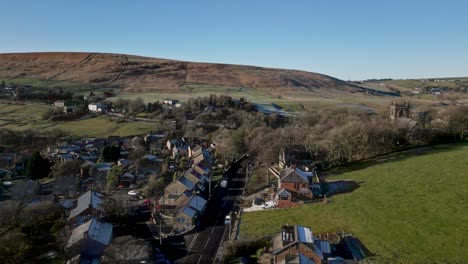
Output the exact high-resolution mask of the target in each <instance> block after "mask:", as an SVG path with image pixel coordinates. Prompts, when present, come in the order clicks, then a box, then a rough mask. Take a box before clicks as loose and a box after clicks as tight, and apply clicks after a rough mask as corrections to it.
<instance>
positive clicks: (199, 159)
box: [193, 149, 213, 168]
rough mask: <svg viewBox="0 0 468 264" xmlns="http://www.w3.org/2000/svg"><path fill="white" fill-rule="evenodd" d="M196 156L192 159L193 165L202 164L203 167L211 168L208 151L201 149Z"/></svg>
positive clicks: (211, 160) (211, 162)
mask: <svg viewBox="0 0 468 264" xmlns="http://www.w3.org/2000/svg"><path fill="white" fill-rule="evenodd" d="M199 153H200V154H198V155H197V156H194V157H193V164H202V165H203V166H205V167H208V168H211V167H212V166H213V158H212V157H211V155H210V153H209V152H208V150H206V149H203V150H202V151H201V152H199Z"/></svg>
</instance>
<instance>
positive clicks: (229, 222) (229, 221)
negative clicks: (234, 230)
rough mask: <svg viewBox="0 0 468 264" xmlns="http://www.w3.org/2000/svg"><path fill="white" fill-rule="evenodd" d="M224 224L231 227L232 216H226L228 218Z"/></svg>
mask: <svg viewBox="0 0 468 264" xmlns="http://www.w3.org/2000/svg"><path fill="white" fill-rule="evenodd" d="M224 224H225V225H230V224H231V216H230V215H226V218H225V219H224Z"/></svg>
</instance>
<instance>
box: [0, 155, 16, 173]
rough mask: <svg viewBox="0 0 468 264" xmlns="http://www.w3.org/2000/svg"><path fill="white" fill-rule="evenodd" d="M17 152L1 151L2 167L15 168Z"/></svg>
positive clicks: (0, 165) (0, 162) (0, 160)
mask: <svg viewBox="0 0 468 264" xmlns="http://www.w3.org/2000/svg"><path fill="white" fill-rule="evenodd" d="M15 161H16V154H15V153H0V168H3V169H13V168H14V167H15Z"/></svg>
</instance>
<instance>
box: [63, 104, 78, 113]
mask: <svg viewBox="0 0 468 264" xmlns="http://www.w3.org/2000/svg"><path fill="white" fill-rule="evenodd" d="M75 112H76V105H65V106H64V107H63V113H64V114H73V113H75Z"/></svg>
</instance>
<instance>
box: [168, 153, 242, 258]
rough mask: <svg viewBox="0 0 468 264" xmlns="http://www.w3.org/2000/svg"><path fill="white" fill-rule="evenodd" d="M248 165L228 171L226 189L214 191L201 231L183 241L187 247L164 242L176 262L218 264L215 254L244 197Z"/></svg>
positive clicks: (234, 165)
mask: <svg viewBox="0 0 468 264" xmlns="http://www.w3.org/2000/svg"><path fill="white" fill-rule="evenodd" d="M247 164H248V162H247V161H245V159H243V160H241V161H239V162H237V163H236V164H233V165H232V166H231V167H230V170H229V171H228V172H226V174H225V175H226V176H227V178H228V179H229V183H228V186H227V188H221V187H220V186H219V185H218V186H216V187H215V188H214V189H213V192H212V195H211V199H210V200H209V202H208V206H207V208H206V210H205V213H204V214H203V216H202V217H201V219H200V222H201V225H200V227H199V229H198V232H197V233H195V234H192V235H187V236H185V237H184V238H183V242H185V243H183V244H184V245H185V247H183V246H181V243H180V242H179V243H175V241H173V242H174V243H173V245H171V244H170V243H169V244H168V243H164V242H163V245H162V249H163V251H164V252H165V253H166V254H167V255H168V257H169V258H170V259H172V260H174V262H175V263H187V264H188V263H215V262H217V261H219V259H216V255H217V253H218V250H219V246H220V245H221V244H222V242H224V241H225V240H227V239H228V238H229V233H230V232H229V228H230V225H225V224H224V220H225V217H226V215H228V214H229V213H230V212H234V211H238V210H239V208H238V201H239V200H240V196H241V195H242V194H243V189H244V186H245V183H246V173H245V168H246V166H247Z"/></svg>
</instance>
